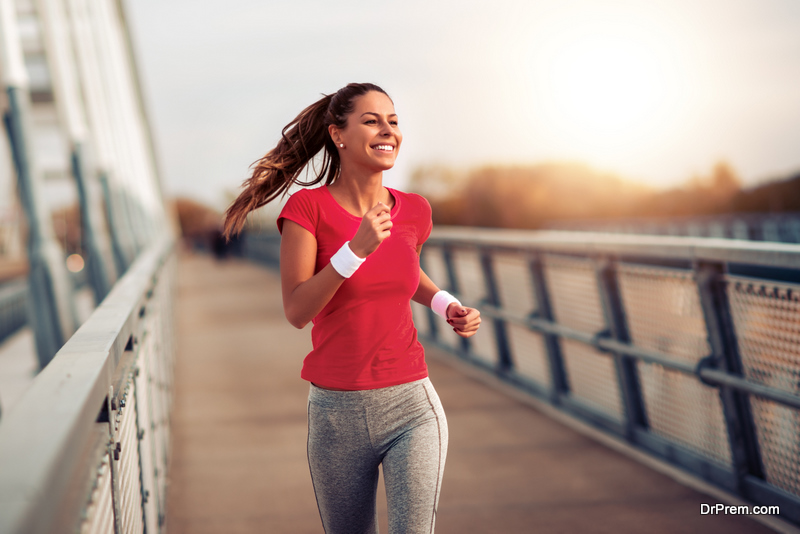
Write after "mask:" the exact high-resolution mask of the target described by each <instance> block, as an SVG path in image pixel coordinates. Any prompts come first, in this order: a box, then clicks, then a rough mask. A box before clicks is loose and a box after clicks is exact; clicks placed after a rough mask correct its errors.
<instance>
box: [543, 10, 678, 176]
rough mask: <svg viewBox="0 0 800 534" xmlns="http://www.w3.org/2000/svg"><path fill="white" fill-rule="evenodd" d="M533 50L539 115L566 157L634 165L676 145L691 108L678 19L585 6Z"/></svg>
mask: <svg viewBox="0 0 800 534" xmlns="http://www.w3.org/2000/svg"><path fill="white" fill-rule="evenodd" d="M533 50H534V54H533V59H534V69H533V76H534V87H535V88H536V89H535V90H536V99H537V102H540V103H541V106H542V107H541V108H539V109H540V115H538V117H539V119H540V120H544V121H545V122H544V123H543V124H542V126H543V127H547V129H548V131H549V134H550V137H549V144H550V146H551V147H553V148H554V149H555V150H556V151H557V152H558V153H560V154H561V157H566V158H570V157H575V158H580V159H582V160H584V161H589V162H591V163H592V164H595V165H600V166H610V167H616V168H627V167H630V166H631V165H632V163H633V162H634V161H635V160H637V159H639V158H643V157H648V156H651V155H653V154H655V153H658V152H661V151H663V150H664V148H665V147H668V146H670V145H672V144H674V140H675V138H676V136H678V135H679V128H680V124H681V123H682V121H685V120H686V118H687V113H688V111H689V110H688V108H687V107H686V104H687V98H686V96H687V93H686V85H685V80H686V79H687V78H688V71H687V70H686V67H687V62H686V58H687V56H686V46H685V43H683V42H682V41H681V33H680V30H679V29H676V27H675V25H674V21H669V20H664V19H661V20H659V19H658V18H656V17H653V16H649V15H647V14H643V13H637V12H635V11H630V12H626V13H624V14H620V15H619V16H616V17H611V16H609V17H599V16H591V14H590V13H583V14H582V16H580V17H574V18H570V19H569V20H568V21H567V22H563V23H561V24H552V25H551V26H550V27H548V28H546V29H545V30H543V31H542V33H541V34H540V35H539V37H538V38H537V39H535V42H534V43H533Z"/></svg>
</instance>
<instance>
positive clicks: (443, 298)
mask: <svg viewBox="0 0 800 534" xmlns="http://www.w3.org/2000/svg"><path fill="white" fill-rule="evenodd" d="M453 302H455V303H456V304H458V305H459V306H461V302H460V301H459V300H458V299H457V298H455V297H454V296H453V295H451V294H450V293H448V292H447V291H439V292H438V293H436V294H435V295H434V296H433V300H431V309H432V310H433V311H434V312H436V315H438V316H439V317H441V318H442V319H445V320H446V319H447V307H448V306H450V304H452V303H453Z"/></svg>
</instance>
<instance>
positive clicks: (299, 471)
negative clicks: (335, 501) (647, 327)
mask: <svg viewBox="0 0 800 534" xmlns="http://www.w3.org/2000/svg"><path fill="white" fill-rule="evenodd" d="M179 269H180V277H179V292H178V300H177V317H178V324H177V334H178V360H177V367H176V380H175V405H174V413H173V424H172V428H173V435H172V440H173V448H172V459H171V466H170V474H169V480H170V481H169V494H168V512H167V517H168V525H167V529H168V531H169V532H170V533H171V534H181V533H192V534H203V533H218V532H225V533H229V534H235V533H245V532H276V533H282V532H286V533H305V532H313V533H318V532H321V531H322V528H321V523H320V520H319V515H318V514H317V510H316V504H315V500H314V494H313V490H312V487H311V479H310V476H309V473H308V467H307V464H306V453H305V445H306V399H307V394H308V386H307V384H306V383H305V382H304V381H303V380H301V379H300V378H299V370H300V364H301V361H302V358H303V356H304V355H305V354H306V353H307V352H308V350H309V348H310V340H309V338H310V334H309V332H308V331H298V330H296V329H294V328H292V327H291V326H290V325H289V324H288V323H287V322H286V320H285V319H284V317H283V312H282V308H281V301H280V287H279V280H278V277H277V276H276V274H275V273H273V272H270V271H268V270H265V269H262V268H259V267H257V266H254V265H252V264H247V263H244V262H241V261H238V260H231V261H228V262H224V263H215V262H214V261H213V260H211V259H209V258H206V257H199V256H190V255H184V256H182V258H181V262H180V268H179ZM306 330H308V328H307V329H306ZM428 359H429V365H430V374H431V379H432V381H433V383H434V385H435V386H436V388H437V390H438V392H439V395H440V397H441V399H442V403H443V404H444V407H445V411H446V412H447V418H448V422H449V425H450V449H449V451H448V457H447V468H446V470H445V478H444V483H443V487H442V495H441V500H440V503H439V515H438V519H437V532H438V533H459V534H463V533H471V532H476V533H489V532H497V533H512V532H513V533H517V532H614V533H619V532H652V533H658V532H664V533H672V532H684V533H686V532H698V533H700V532H702V533H711V532H726V533H738V532H742V533H744V532H748V533H757V532H771V530H769V529H768V528H766V527H765V526H763V525H760V524H758V523H756V522H754V521H752V520H751V519H749V518H747V517H743V516H722V515H718V516H709V515H706V516H701V515H700V503H714V502H717V501H716V500H715V499H714V498H713V497H708V496H706V495H703V494H701V493H698V492H696V491H694V490H692V489H689V488H687V487H685V486H683V485H681V484H679V483H677V482H675V481H674V480H672V479H671V478H669V477H667V476H665V475H662V474H660V473H658V472H656V471H653V470H651V469H649V468H647V467H645V466H644V465H642V464H640V463H638V462H636V461H633V460H631V459H629V458H628V457H626V456H625V455H622V454H620V453H618V452H615V451H614V450H611V449H609V448H607V447H606V446H604V445H602V444H600V443H598V442H596V441H593V440H592V439H589V438H588V437H586V436H584V435H582V434H580V433H578V432H576V431H574V430H572V429H570V428H568V427H566V426H564V425H562V424H560V423H558V422H557V421H555V420H553V419H551V418H549V417H546V416H545V415H543V414H542V413H540V412H539V411H537V410H536V409H534V408H532V407H531V406H529V405H527V404H526V403H522V402H520V401H519V400H515V399H514V398H513V397H510V396H508V395H506V394H504V393H503V392H502V391H500V390H498V389H496V388H492V387H490V386H487V385H486V384H484V383H483V382H482V381H479V380H476V379H475V378H474V377H471V376H470V374H469V373H467V374H465V373H463V372H461V371H459V370H458V366H453V365H452V362H451V360H450V358H449V357H448V356H446V355H444V354H441V353H440V352H439V351H437V350H433V349H430V350H428ZM379 509H380V513H381V520H382V526H381V530H382V532H384V533H385V532H387V529H386V526H385V502H382V501H380V500H379Z"/></svg>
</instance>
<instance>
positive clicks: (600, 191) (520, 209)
mask: <svg viewBox="0 0 800 534" xmlns="http://www.w3.org/2000/svg"><path fill="white" fill-rule="evenodd" d="M410 186H411V189H412V190H414V191H416V192H418V193H420V194H423V195H424V196H426V197H427V198H428V200H429V201H430V202H431V205H432V206H433V208H434V212H433V217H434V223H436V224H454V225H466V226H488V227H501V228H541V227H542V226H544V225H545V224H546V223H547V222H549V221H555V220H581V219H612V218H624V217H661V216H666V217H669V216H682V215H700V214H715V213H726V212H731V211H733V210H734V209H735V208H737V206H738V208H739V209H744V208H745V207H746V206H747V207H753V206H758V207H760V208H761V211H768V210H775V209H782V207H783V206H790V205H791V206H794V205H795V204H797V207H795V208H792V209H800V176H798V177H797V180H796V183H795V184H794V185H791V184H787V185H785V186H784V187H783V188H782V189H780V191H781V193H780V194H777V193H770V194H767V193H758V194H756V193H752V194H751V193H748V194H743V193H742V190H741V187H742V186H741V179H740V178H739V176H738V175H737V173H736V172H735V171H734V170H733V168H732V167H731V165H730V164H728V163H727V162H724V161H720V162H718V163H716V164H715V165H714V166H713V168H712V169H711V171H710V173H709V174H707V175H696V176H693V177H691V178H690V179H689V180H687V181H686V183H684V184H683V185H681V186H679V187H675V188H672V189H668V190H666V191H658V190H656V189H653V188H651V187H647V186H645V185H642V184H639V183H636V182H632V181H628V180H624V179H622V178H620V177H618V176H615V175H613V174H609V173H603V172H600V171H597V170H594V169H592V168H591V167H588V166H586V165H582V164H578V163H544V164H538V165H532V166H487V167H480V168H477V169H473V170H471V171H468V172H463V171H461V172H459V171H456V170H453V169H449V168H447V167H443V166H427V167H420V168H418V169H417V170H416V171H414V173H413V174H412V178H411V182H410ZM776 191H777V189H776ZM790 192H793V196H791V195H789V193H790ZM790 198H791V199H798V200H797V201H794V200H790ZM776 206H780V207H776Z"/></svg>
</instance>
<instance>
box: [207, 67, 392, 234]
mask: <svg viewBox="0 0 800 534" xmlns="http://www.w3.org/2000/svg"><path fill="white" fill-rule="evenodd" d="M369 91H379V92H381V93H383V94H386V92H385V91H384V90H383V89H381V88H380V87H378V86H377V85H373V84H369V83H351V84H349V85H347V86H346V87H343V88H342V89H340V90H339V91H337V92H336V93H334V94H332V95H325V96H323V97H322V98H321V99H320V100H318V101H316V102H315V103H313V104H311V105H310V106H308V107H307V108H306V109H304V110H303V111H301V112H300V114H299V115H298V116H297V117H295V119H294V120H293V121H292V122H290V123H289V124H287V125H286V126H285V127H284V128H283V130H282V131H281V140H280V141H278V144H277V146H275V148H273V149H272V150H270V151H269V152H267V155H266V156H264V157H263V158H261V159H260V160H258V161H256V162H255V163H254V164H253V166H252V169H253V172H252V174H251V175H250V177H249V178H248V179H246V180H245V181H244V183H243V184H242V187H243V188H244V190H243V191H242V192H241V193H240V194H239V196H238V197H237V198H236V200H234V201H233V204H231V205H230V207H229V208H228V210H227V211H226V212H225V222H224V223H223V230H222V233H223V235H224V236H225V238H226V239H230V238H231V236H233V235H236V234H238V233H239V232H240V231H241V230H242V228H243V227H244V223H245V220H246V219H247V214H248V213H250V212H251V211H253V210H256V209H258V208H260V207H262V206H264V205H266V204H268V203H269V202H271V201H273V200H275V199H276V198H277V197H278V196H281V195H283V194H286V192H287V191H288V190H289V188H290V187H291V186H292V184H297V185H299V186H301V187H309V186H312V185H316V184H318V183H320V182H322V181H323V180H325V184H326V185H330V184H332V183H333V182H334V181H335V180H336V178H337V177H338V175H339V170H340V168H341V162H340V159H339V152H338V150H337V149H336V146H335V145H334V143H333V140H332V139H331V137H330V134H329V133H328V126H330V125H331V124H335V125H336V126H338V127H339V128H344V127H345V125H346V124H347V116H348V115H349V114H350V113H352V111H353V107H354V104H355V102H354V101H355V98H356V97H358V96H361V95H363V94H365V93H367V92H369ZM387 96H388V95H387ZM323 149H324V153H323V154H322V166H321V167H320V169H319V171H317V170H316V168H315V169H314V170H315V172H316V176H315V178H314V179H313V180H310V181H307V182H304V181H302V180H300V174H301V173H302V171H303V168H304V167H305V166H306V165H307V164H308V162H309V161H311V159H312V158H314V156H316V155H317V154H319V153H320V151H323Z"/></svg>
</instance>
